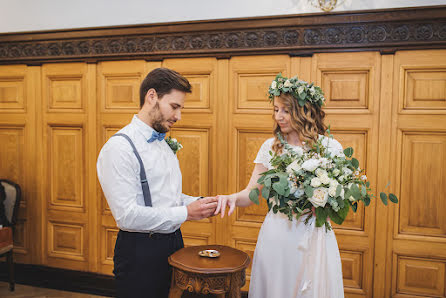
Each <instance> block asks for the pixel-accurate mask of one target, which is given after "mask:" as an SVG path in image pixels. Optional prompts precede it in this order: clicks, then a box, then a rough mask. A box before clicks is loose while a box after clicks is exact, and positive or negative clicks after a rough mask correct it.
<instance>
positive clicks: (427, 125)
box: [0, 50, 446, 297]
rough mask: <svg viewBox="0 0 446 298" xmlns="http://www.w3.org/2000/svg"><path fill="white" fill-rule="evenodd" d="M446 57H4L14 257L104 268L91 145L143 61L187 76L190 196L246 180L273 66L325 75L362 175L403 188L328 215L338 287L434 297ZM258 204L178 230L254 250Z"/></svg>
mask: <svg viewBox="0 0 446 298" xmlns="http://www.w3.org/2000/svg"><path fill="white" fill-rule="evenodd" d="M445 57H446V54H445V52H444V50H429V51H407V52H398V53H396V54H395V55H384V56H381V55H379V54H378V53H376V52H356V53H321V54H315V55H313V56H312V57H292V58H290V57H289V56H287V55H275V56H251V57H234V58H230V59H215V58H194V59H191V58H185V59H166V60H164V61H163V62H146V61H143V60H134V61H112V62H101V63H99V64H98V65H96V64H85V63H69V64H68V63H67V64H45V65H43V66H32V67H31V66H24V65H16V66H1V67H0V153H1V154H0V178H8V179H11V180H14V181H16V182H18V183H19V184H20V185H21V186H22V190H23V201H22V203H21V206H20V211H19V222H18V224H17V228H16V233H15V239H14V243H15V245H16V248H15V252H16V259H17V260H18V261H19V262H28V263H33V264H43V265H47V266H54V267H61V268H69V269H74V270H85V271H91V272H98V273H104V274H111V272H112V267H113V250H114V244H115V241H116V235H117V232H118V229H117V227H116V223H115V221H114V219H113V217H112V215H111V212H110V209H109V208H108V206H107V203H106V200H105V198H104V197H103V194H102V191H101V189H100V186H99V184H98V182H97V178H96V168H95V166H96V159H97V154H98V153H99V150H100V148H101V147H102V145H103V144H104V143H105V142H106V141H107V140H108V138H109V137H111V136H112V135H113V134H114V133H116V132H117V131H118V130H119V129H120V128H122V127H123V126H125V125H127V124H128V123H129V122H130V121H131V118H132V116H133V114H134V113H136V112H137V111H138V110H139V85H140V82H141V81H142V79H143V78H144V77H145V75H146V74H147V73H148V72H149V71H150V70H151V69H153V68H155V67H160V66H165V67H169V68H173V69H175V70H177V71H179V72H180V73H182V74H183V75H185V76H186V77H187V78H188V79H189V80H190V82H191V84H192V86H193V92H192V93H191V94H188V95H187V99H186V104H185V108H184V109H183V111H182V120H181V121H180V122H178V123H177V124H176V125H175V127H174V129H173V130H172V132H171V135H172V136H173V137H176V138H177V139H178V140H179V141H180V142H181V143H183V145H184V148H183V149H182V150H181V151H180V152H179V153H178V158H179V161H180V166H181V168H182V174H183V192H185V193H187V194H190V195H197V196H198V195H216V194H222V193H224V194H227V193H233V192H236V191H239V190H241V189H242V188H244V187H245V186H246V184H247V183H248V180H249V178H250V176H251V172H252V169H253V167H254V164H253V160H254V159H255V157H256V154H257V152H258V149H259V148H260V146H261V144H262V143H263V142H264V141H265V140H266V139H268V138H270V137H272V128H273V119H272V106H271V104H270V103H269V102H268V98H267V88H268V85H269V84H270V83H271V80H272V79H273V78H274V76H275V75H276V74H277V73H279V72H282V73H283V74H284V75H285V76H290V75H295V74H297V75H298V76H299V77H300V78H303V79H306V80H309V81H314V82H315V83H316V84H317V85H320V86H322V88H323V90H324V91H325V94H326V98H327V105H326V107H325V111H326V113H327V118H326V123H327V124H331V129H332V131H333V133H334V135H335V138H336V139H337V140H339V141H340V142H341V144H342V145H343V146H344V148H345V147H349V146H351V147H353V148H354V150H355V156H356V158H358V159H359V161H360V164H361V167H364V169H365V170H366V174H367V176H368V178H369V180H370V182H371V184H372V188H373V189H376V190H377V191H378V192H379V191H381V190H383V189H384V188H385V187H386V185H387V184H388V182H389V181H390V182H391V183H390V186H389V187H388V188H387V189H386V191H392V192H394V193H395V194H397V195H398V197H399V199H400V203H399V204H398V205H391V206H388V207H384V206H383V205H382V204H381V203H380V202H373V203H372V205H371V206H370V207H368V208H364V207H363V205H362V204H360V205H359V208H358V212H357V213H355V214H351V215H349V217H348V218H347V219H346V222H345V224H344V225H342V226H336V225H334V228H335V233H336V237H337V239H338V243H339V248H340V252H341V259H342V266H343V274H344V286H345V293H346V297H393V296H395V297H410V296H430V297H445V296H446V292H445V264H446V253H445V252H446V246H445V245H446V220H445V218H446V216H445V213H444V210H445V207H446V206H445V203H444V200H442V197H441V195H438V194H442V193H444V192H445V191H446V189H445V187H446V186H445V183H444V181H446V177H445V171H444V168H445V167H446V164H445V160H446V156H444V155H445V152H446V118H445V117H446V106H445V104H444V103H445V102H446V75H445V74H446V60H445ZM37 107H38V108H37ZM36 140H39V141H38V142H36ZM266 212H267V206H266V203H265V202H264V201H263V200H262V204H261V205H260V206H257V205H253V206H250V207H248V208H237V210H236V212H235V213H234V215H233V216H231V217H225V218H223V219H221V218H220V217H213V218H210V219H206V220H202V221H198V222H187V223H185V224H184V225H183V227H182V230H183V235H184V239H185V244H186V246H190V245H203V244H210V243H218V244H225V245H230V246H233V247H237V248H239V249H241V250H243V251H246V252H247V253H248V254H249V255H250V256H251V257H252V255H253V252H254V249H255V245H256V240H257V235H258V231H259V228H260V226H261V224H262V222H263V219H264V216H265V214H266ZM247 274H248V276H247V281H248V283H247V284H246V286H245V287H244V288H243V289H244V290H247V289H248V285H249V280H250V276H249V275H250V269H248V270H247Z"/></svg>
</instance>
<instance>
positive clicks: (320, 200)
mask: <svg viewBox="0 0 446 298" xmlns="http://www.w3.org/2000/svg"><path fill="white" fill-rule="evenodd" d="M327 200H328V190H327V189H326V188H324V187H320V188H317V189H315V190H314V192H313V196H312V197H311V198H308V201H310V202H311V204H313V206H314V207H316V208H317V207H324V206H325V204H327Z"/></svg>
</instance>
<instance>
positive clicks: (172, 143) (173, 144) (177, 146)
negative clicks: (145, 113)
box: [166, 137, 183, 154]
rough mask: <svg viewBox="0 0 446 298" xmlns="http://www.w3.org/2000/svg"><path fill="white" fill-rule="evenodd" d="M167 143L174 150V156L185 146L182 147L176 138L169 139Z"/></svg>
mask: <svg viewBox="0 0 446 298" xmlns="http://www.w3.org/2000/svg"><path fill="white" fill-rule="evenodd" d="M166 142H167V144H168V145H169V147H170V149H172V151H173V153H174V154H177V152H178V151H180V149H181V148H183V145H181V143H180V142H178V141H177V139H175V138H171V137H167V138H166Z"/></svg>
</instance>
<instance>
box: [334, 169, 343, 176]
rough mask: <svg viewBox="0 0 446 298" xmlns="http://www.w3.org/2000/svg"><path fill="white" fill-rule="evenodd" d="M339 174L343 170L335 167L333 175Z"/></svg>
mask: <svg viewBox="0 0 446 298" xmlns="http://www.w3.org/2000/svg"><path fill="white" fill-rule="evenodd" d="M339 174H341V171H340V170H339V169H334V170H333V176H335V177H338V176H339Z"/></svg>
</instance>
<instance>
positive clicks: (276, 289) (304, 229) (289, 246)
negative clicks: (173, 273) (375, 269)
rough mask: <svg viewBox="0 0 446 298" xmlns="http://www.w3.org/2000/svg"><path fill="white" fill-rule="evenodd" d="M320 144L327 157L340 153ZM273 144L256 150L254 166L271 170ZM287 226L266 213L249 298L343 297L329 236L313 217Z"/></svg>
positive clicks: (330, 144) (278, 217) (332, 145)
mask: <svg viewBox="0 0 446 298" xmlns="http://www.w3.org/2000/svg"><path fill="white" fill-rule="evenodd" d="M320 137H322V138H324V140H323V143H324V145H327V144H328V148H329V150H330V151H331V152H333V151H335V150H342V146H341V145H340V144H339V142H337V141H336V140H333V139H330V140H329V139H328V138H327V137H323V136H320ZM273 142H274V138H271V139H268V140H266V141H265V143H263V145H262V147H261V148H260V151H259V153H258V154H257V158H256V159H255V161H254V162H255V163H261V164H263V165H264V166H265V167H266V168H268V169H271V165H270V163H269V160H270V158H271V156H270V155H269V153H268V152H269V151H270V150H272V149H271V147H272V144H273ZM305 218H306V216H303V217H301V218H300V219H299V220H296V219H295V218H294V219H293V221H290V220H289V219H288V217H287V216H286V215H284V214H282V213H277V214H274V213H273V212H272V211H270V212H268V214H267V215H266V217H265V220H264V222H263V224H262V228H261V229H260V233H259V237H258V239H257V246H256V249H255V252H254V259H253V263H252V271H251V282H250V286H249V297H250V298H297V297H299V298H341V297H344V287H343V281H342V265H341V258H340V255H339V248H338V244H337V242H336V237H335V234H334V232H333V231H328V232H326V230H325V227H322V228H317V227H316V225H315V219H314V217H313V218H312V219H310V221H309V223H308V224H307V225H306V224H305V223H304V221H305Z"/></svg>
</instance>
